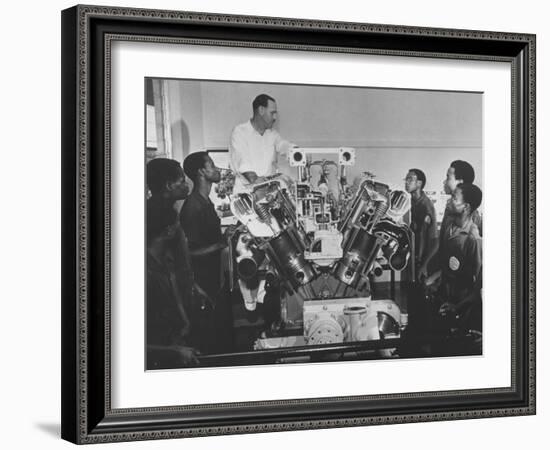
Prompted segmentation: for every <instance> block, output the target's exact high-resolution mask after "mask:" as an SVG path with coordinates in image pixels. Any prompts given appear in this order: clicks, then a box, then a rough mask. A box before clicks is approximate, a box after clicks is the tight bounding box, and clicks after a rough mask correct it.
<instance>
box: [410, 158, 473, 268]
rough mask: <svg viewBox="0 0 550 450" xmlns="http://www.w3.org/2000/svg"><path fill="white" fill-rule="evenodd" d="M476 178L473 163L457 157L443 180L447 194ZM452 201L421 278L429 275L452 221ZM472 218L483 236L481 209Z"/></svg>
mask: <svg viewBox="0 0 550 450" xmlns="http://www.w3.org/2000/svg"><path fill="white" fill-rule="evenodd" d="M474 179H475V171H474V168H473V167H472V165H471V164H470V163H468V162H467V161H462V160H458V159H457V160H455V161H453V162H452V163H451V164H450V166H449V168H448V169H447V174H446V177H445V180H443V189H444V191H445V193H446V194H448V195H452V194H453V192H454V191H455V189H456V188H457V186H458V185H459V184H472V183H473V182H474ZM450 203H451V199H449V201H448V202H447V205H446V207H445V212H444V214H443V219H442V220H441V226H440V229H439V239H438V240H437V241H436V242H435V245H434V246H433V247H432V248H431V251H430V252H429V254H427V255H426V258H425V259H424V262H423V264H422V265H421V266H420V268H419V269H418V277H419V279H423V278H426V277H427V276H428V272H429V268H430V267H431V264H430V262H431V261H432V260H434V257H436V255H437V253H438V249H439V247H440V246H441V239H442V237H443V236H444V234H445V231H446V229H447V227H448V226H449V225H450V223H451V222H452V219H451V217H450V215H449V210H450ZM472 220H473V222H474V223H475V224H476V226H477V228H478V232H479V235H480V236H481V234H482V230H481V225H482V221H481V215H480V214H479V211H478V210H477V209H476V210H475V211H474V212H473V215H472ZM434 261H436V260H434ZM437 270H438V269H437ZM437 270H436V271H437Z"/></svg>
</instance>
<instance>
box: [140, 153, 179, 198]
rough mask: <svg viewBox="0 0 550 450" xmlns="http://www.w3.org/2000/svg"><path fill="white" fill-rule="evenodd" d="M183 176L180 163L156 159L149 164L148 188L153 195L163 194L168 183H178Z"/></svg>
mask: <svg viewBox="0 0 550 450" xmlns="http://www.w3.org/2000/svg"><path fill="white" fill-rule="evenodd" d="M181 176H182V170H181V166H180V163H179V162H177V161H176V160H175V159H168V158H156V159H153V160H151V161H149V163H148V164H147V186H149V190H150V191H151V194H153V195H156V194H162V193H163V192H164V191H165V190H166V183H169V182H174V181H177V180H178V178H179V177H181Z"/></svg>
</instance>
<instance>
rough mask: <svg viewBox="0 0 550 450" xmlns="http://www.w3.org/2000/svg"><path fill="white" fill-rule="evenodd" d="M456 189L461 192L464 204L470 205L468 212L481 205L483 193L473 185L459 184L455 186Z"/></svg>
mask: <svg viewBox="0 0 550 450" xmlns="http://www.w3.org/2000/svg"><path fill="white" fill-rule="evenodd" d="M457 189H460V190H461V191H462V200H463V201H464V203H468V204H469V205H470V212H474V211H475V210H476V209H477V208H479V205H481V199H482V198H483V193H482V192H481V189H479V188H478V187H477V186H476V185H475V184H466V183H461V184H459V185H458V186H457Z"/></svg>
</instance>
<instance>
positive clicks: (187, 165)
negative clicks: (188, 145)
mask: <svg viewBox="0 0 550 450" xmlns="http://www.w3.org/2000/svg"><path fill="white" fill-rule="evenodd" d="M207 157H208V153H207V152H195V153H191V154H189V155H187V157H186V158H185V159H184V160H183V171H184V172H185V175H187V176H188V177H189V178H190V179H191V181H193V182H195V180H196V179H197V175H198V173H199V170H200V169H203V168H204V165H205V164H206V158H207Z"/></svg>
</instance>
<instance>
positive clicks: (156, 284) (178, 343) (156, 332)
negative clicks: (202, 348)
mask: <svg viewBox="0 0 550 450" xmlns="http://www.w3.org/2000/svg"><path fill="white" fill-rule="evenodd" d="M147 219H148V220H147V298H146V304H147V315H146V343H147V364H146V365H147V369H164V368H173V367H181V366H191V365H197V364H198V359H197V352H196V350H195V349H193V348H192V347H189V345H188V343H187V338H188V336H189V334H190V331H191V324H190V321H189V317H188V315H187V311H186V299H185V298H184V293H182V291H181V286H180V283H178V280H177V267H176V265H175V260H174V258H173V256H172V249H173V247H174V245H175V240H177V239H178V231H179V227H180V225H179V221H178V217H177V213H176V211H175V210H174V209H173V208H172V207H171V206H170V205H169V204H168V203H162V202H151V203H148V204H147Z"/></svg>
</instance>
